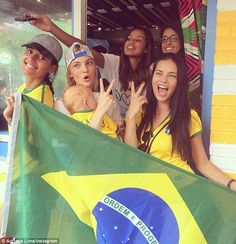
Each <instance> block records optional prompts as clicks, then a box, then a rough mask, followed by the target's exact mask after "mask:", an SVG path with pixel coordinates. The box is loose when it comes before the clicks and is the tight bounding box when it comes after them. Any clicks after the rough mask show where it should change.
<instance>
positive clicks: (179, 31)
mask: <svg viewBox="0 0 236 244" xmlns="http://www.w3.org/2000/svg"><path fill="white" fill-rule="evenodd" d="M166 29H172V30H174V31H175V32H176V33H177V34H178V36H179V41H180V50H179V52H178V53H177V54H178V55H180V56H181V57H182V58H184V37H183V31H182V29H181V27H180V26H178V25H175V24H172V23H167V24H165V25H163V26H161V32H160V40H159V50H158V54H159V55H160V56H161V55H163V52H162V48H161V45H162V43H161V38H162V36H163V33H164V31H165V30H166Z"/></svg>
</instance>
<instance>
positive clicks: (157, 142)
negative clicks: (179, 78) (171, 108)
mask: <svg viewBox="0 0 236 244" xmlns="http://www.w3.org/2000/svg"><path fill="white" fill-rule="evenodd" d="M168 119H169V118H168ZM165 122H167V120H166V121H165ZM165 122H164V123H165ZM163 125H164V124H161V125H159V126H158V127H157V128H155V130H154V131H153V136H152V138H154V140H153V141H152V138H151V139H150V142H149V146H150V145H151V147H150V149H149V154H151V155H152V156H154V157H157V158H159V159H161V160H163V161H166V162H169V163H171V164H173V165H175V166H177V167H180V168H182V169H185V170H188V171H191V172H193V171H192V169H191V168H190V166H189V165H188V163H187V161H183V160H182V159H181V156H180V154H178V153H175V152H173V155H172V139H171V135H170V134H169V133H168V131H167V129H166V127H165V128H163V129H162V130H161V131H160V132H159V134H158V135H157V136H156V137H155V135H156V133H157V132H158V131H159V130H160V129H161V128H162V127H163ZM189 129H190V136H191V138H194V137H195V136H197V135H199V134H201V133H202V123H201V120H200V118H199V116H198V114H197V112H196V111H194V110H191V122H190V128H189Z"/></svg>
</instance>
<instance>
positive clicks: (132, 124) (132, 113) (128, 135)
mask: <svg viewBox="0 0 236 244" xmlns="http://www.w3.org/2000/svg"><path fill="white" fill-rule="evenodd" d="M144 86H145V83H142V84H141V85H140V87H139V88H138V90H137V92H135V88H134V82H131V95H130V96H131V98H130V105H129V109H128V111H127V112H126V116H125V122H126V128H125V136H124V141H125V143H127V144H128V145H130V146H132V147H136V148H137V147H138V138H137V133H136V120H135V117H136V115H137V113H138V112H139V111H140V109H141V108H142V106H143V104H145V103H147V98H146V97H145V96H142V95H141V92H142V90H143V88H144Z"/></svg>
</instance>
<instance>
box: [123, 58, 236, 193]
mask: <svg viewBox="0 0 236 244" xmlns="http://www.w3.org/2000/svg"><path fill="white" fill-rule="evenodd" d="M186 79H187V76H186V70H185V63H184V61H183V59H182V58H181V57H180V56H179V55H175V54H172V53H169V54H164V55H163V56H162V57H160V58H159V59H158V60H157V62H156V63H155V66H154V71H153V74H152V81H151V82H149V83H147V84H148V85H147V98H146V97H145V96H143V95H142V89H143V88H144V84H141V85H140V87H139V88H138V89H137V91H135V88H134V84H133V83H132V84H131V103H130V107H129V109H128V111H127V113H126V119H125V121H126V132H125V142H126V143H127V144H129V145H130V146H133V147H136V148H138V147H139V148H140V149H142V150H143V151H145V152H147V153H149V154H151V155H153V156H154V157H157V158H159V159H161V160H163V161H166V162H168V163H170V164H172V165H175V166H177V167H180V168H183V169H185V170H188V171H191V172H193V171H192V169H191V168H190V167H189V165H188V162H189V161H191V160H193V161H194V164H195V166H196V168H197V170H198V171H199V172H200V173H201V174H202V175H203V176H205V177H206V178H209V179H211V180H214V181H216V182H218V183H221V184H223V185H225V186H227V187H229V188H232V189H234V190H236V181H235V180H233V179H230V178H229V177H228V176H227V175H225V174H224V173H223V172H222V171H221V170H220V169H218V168H217V167H216V166H215V165H214V164H212V163H211V162H210V161H209V160H208V158H207V156H206V153H205V150H204V147H203V143H202V136H201V134H202V125H201V121H200V118H199V116H198V114H197V113H196V112H195V111H194V110H192V109H191V108H190V105H189V104H190V103H189V98H188V86H187V82H186ZM143 105H145V106H143ZM142 107H144V110H143V116H142V120H141V123H140V124H139V126H138V128H137V130H136V121H135V118H136V116H137V113H138V112H139V111H140V109H141V108H142Z"/></svg>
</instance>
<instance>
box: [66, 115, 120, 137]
mask: <svg viewBox="0 0 236 244" xmlns="http://www.w3.org/2000/svg"><path fill="white" fill-rule="evenodd" d="M94 112H95V111H93V110H84V111H79V112H76V113H73V114H71V115H70V117H71V118H73V119H75V120H77V121H80V122H81V123H83V124H86V125H90V121H91V119H92V117H93V115H94ZM117 130H118V126H117V124H116V123H115V122H114V121H113V120H112V119H111V117H109V116H108V115H106V114H105V115H104V117H103V121H102V125H101V129H100V131H101V132H102V133H104V134H106V135H108V136H110V137H112V138H115V139H117V138H118V137H117Z"/></svg>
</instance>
